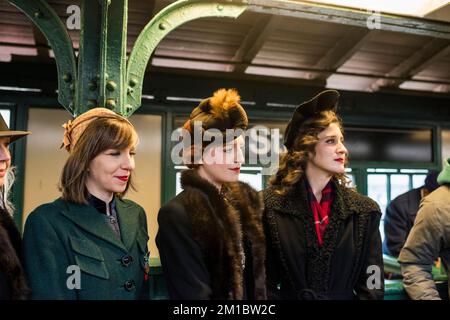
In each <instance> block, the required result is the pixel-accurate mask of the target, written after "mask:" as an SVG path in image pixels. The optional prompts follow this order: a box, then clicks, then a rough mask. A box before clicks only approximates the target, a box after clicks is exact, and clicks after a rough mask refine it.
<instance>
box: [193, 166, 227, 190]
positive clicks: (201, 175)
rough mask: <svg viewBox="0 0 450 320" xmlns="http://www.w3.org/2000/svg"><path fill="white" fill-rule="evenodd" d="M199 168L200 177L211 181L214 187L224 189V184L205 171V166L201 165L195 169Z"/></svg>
mask: <svg viewBox="0 0 450 320" xmlns="http://www.w3.org/2000/svg"><path fill="white" fill-rule="evenodd" d="M195 170H197V173H198V175H199V176H200V177H202V178H203V179H205V180H207V181H208V182H209V183H211V184H212V185H213V186H214V187H216V188H217V190H219V191H220V190H221V189H222V184H220V183H217V182H216V181H214V180H213V179H211V177H210V176H209V175H208V174H207V173H206V172H205V170H203V167H202V166H200V167H199V168H197V169H195Z"/></svg>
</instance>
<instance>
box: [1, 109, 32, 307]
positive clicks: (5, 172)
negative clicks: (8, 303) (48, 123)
mask: <svg viewBox="0 0 450 320" xmlns="http://www.w3.org/2000/svg"><path fill="white" fill-rule="evenodd" d="M29 133H30V132H27V131H11V130H9V129H8V126H7V125H6V123H5V121H4V120H3V117H2V116H1V115H0V300H11V299H14V300H16V299H26V298H27V295H28V292H29V290H28V287H27V284H26V281H25V274H24V271H23V268H22V263H21V260H22V249H21V247H22V240H21V237H20V233H19V231H18V230H17V228H16V225H15V224H14V221H13V219H12V216H11V214H12V211H13V208H12V205H11V203H10V202H9V200H8V193H9V191H10V189H11V186H12V183H13V181H14V174H13V172H12V169H11V154H10V152H9V144H10V143H11V142H13V141H15V140H17V139H19V138H22V137H24V136H26V135H28V134H29Z"/></svg>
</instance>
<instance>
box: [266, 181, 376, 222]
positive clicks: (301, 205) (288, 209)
mask: <svg viewBox="0 0 450 320" xmlns="http://www.w3.org/2000/svg"><path fill="white" fill-rule="evenodd" d="M331 183H332V185H333V190H334V192H335V195H334V203H333V210H332V213H331V214H333V215H337V216H338V217H339V218H340V219H346V218H347V217H348V216H350V215H352V214H355V213H359V214H365V213H370V212H373V211H379V208H378V205H377V204H376V202H375V201H367V198H365V197H362V196H361V195H360V194H358V193H357V192H356V191H354V190H353V189H350V188H346V187H342V186H341V185H340V184H339V182H338V181H336V180H332V181H331ZM304 185H305V184H304V181H303V180H300V181H299V182H297V184H296V185H295V186H294V187H293V188H291V189H290V190H289V191H288V192H287V193H286V194H284V195H282V194H280V193H279V191H280V190H281V189H280V188H279V187H277V186H272V187H269V188H268V189H266V190H265V191H264V204H265V206H266V207H268V208H271V209H274V210H276V211H279V212H283V213H286V214H291V215H294V216H301V215H302V213H303V212H309V211H310V208H309V204H308V197H307V193H306V188H305V186H304Z"/></svg>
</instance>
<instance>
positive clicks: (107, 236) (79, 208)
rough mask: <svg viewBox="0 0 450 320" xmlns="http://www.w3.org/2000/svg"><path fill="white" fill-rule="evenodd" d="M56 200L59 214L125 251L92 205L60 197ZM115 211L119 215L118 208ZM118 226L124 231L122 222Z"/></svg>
mask: <svg viewBox="0 0 450 320" xmlns="http://www.w3.org/2000/svg"><path fill="white" fill-rule="evenodd" d="M58 202H59V207H60V209H61V214H63V215H64V216H65V217H66V218H68V219H69V220H71V221H72V222H73V223H75V224H76V225H77V226H78V227H80V228H81V229H83V230H85V231H87V232H89V233H90V234H92V235H94V236H96V237H97V238H100V239H102V240H105V241H107V242H108V243H111V244H113V245H115V246H116V247H118V248H120V249H122V250H123V251H125V252H126V251H127V249H126V247H125V246H124V244H123V243H122V241H121V240H120V239H119V238H118V237H117V235H116V234H115V233H114V231H113V230H112V229H111V227H110V226H108V224H107V223H106V221H105V220H104V217H103V216H102V215H101V214H100V213H99V212H98V211H97V210H96V209H95V208H94V207H92V206H90V205H87V204H77V203H73V202H68V201H64V200H61V199H59V201H58ZM117 202H119V201H117ZM117 211H118V213H117V214H118V215H119V209H118V210H117ZM119 219H120V217H119ZM120 227H121V229H120V231H121V233H122V234H123V233H125V232H126V230H123V229H122V223H120Z"/></svg>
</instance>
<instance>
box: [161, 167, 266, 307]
mask: <svg viewBox="0 0 450 320" xmlns="http://www.w3.org/2000/svg"><path fill="white" fill-rule="evenodd" d="M181 184H182V187H183V189H184V191H183V192H181V193H180V194H178V195H177V196H176V197H175V198H173V199H172V200H171V201H169V202H168V203H167V204H166V205H164V206H163V207H162V208H161V209H160V211H159V214H158V223H159V230H158V234H157V236H156V244H157V245H158V249H159V253H160V257H161V264H162V267H163V270H164V275H165V279H166V282H167V286H168V290H169V294H170V297H171V298H172V299H195V300H200V299H265V298H266V289H265V266H264V261H265V241H264V230H263V226H262V221H261V218H262V217H261V216H262V210H263V206H262V199H261V197H260V195H259V194H258V193H257V192H256V191H255V190H253V189H252V188H251V187H250V186H248V185H246V184H244V183H241V182H238V183H233V184H227V185H226V186H224V187H223V190H222V192H221V193H219V191H218V190H217V189H216V188H215V187H214V186H213V185H212V184H211V183H209V182H208V181H206V180H205V179H202V178H201V177H200V176H199V175H198V174H197V173H196V172H195V171H194V170H186V171H184V172H183V173H182V176H181ZM243 265H245V267H244V268H243Z"/></svg>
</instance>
